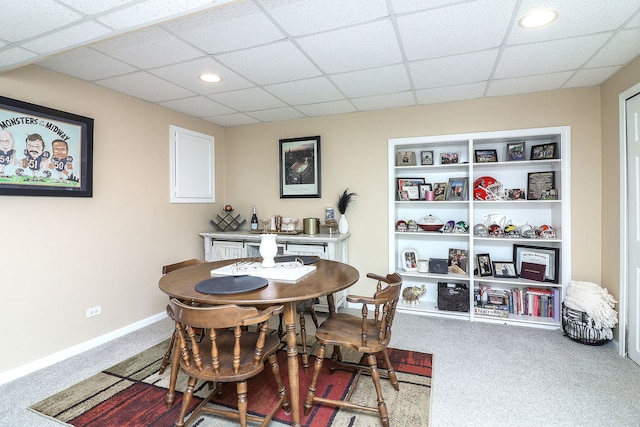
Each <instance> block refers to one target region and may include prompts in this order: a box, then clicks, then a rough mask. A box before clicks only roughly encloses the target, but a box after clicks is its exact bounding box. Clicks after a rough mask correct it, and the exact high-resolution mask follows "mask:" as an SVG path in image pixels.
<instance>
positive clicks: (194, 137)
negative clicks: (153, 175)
mask: <svg viewBox="0 0 640 427" xmlns="http://www.w3.org/2000/svg"><path fill="white" fill-rule="evenodd" d="M170 131H171V136H170V143H171V152H170V158H171V164H170V168H171V203H214V202H215V174H214V151H213V149H214V138H213V136H211V135H205V134H203V133H199V132H195V131H192V130H189V129H183V128H180V127H178V126H170Z"/></svg>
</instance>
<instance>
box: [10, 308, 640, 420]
mask: <svg viewBox="0 0 640 427" xmlns="http://www.w3.org/2000/svg"><path fill="white" fill-rule="evenodd" d="M307 324H308V325H309V324H311V322H310V321H308V322H307ZM172 327H173V325H172V324H171V322H170V321H169V320H163V321H160V322H157V323H155V324H153V325H151V326H148V327H146V328H144V329H142V330H140V331H136V332H134V333H131V334H129V335H127V336H126V337H123V338H120V339H118V340H115V341H113V342H110V343H107V344H105V345H102V346H100V347H98V348H95V349H93V350H90V351H87V352H85V353H83V354H81V355H78V356H75V357H72V358H70V359H67V360H65V361H63V362H60V363H58V364H56V365H54V366H51V367H49V368H46V369H43V370H41V371H38V372H35V373H33V374H30V375H27V376H25V377H22V378H19V379H17V380H15V381H12V382H10V383H8V384H5V385H3V386H0V395H1V396H2V403H1V407H2V410H1V411H0V426H43V427H49V426H51V427H58V426H60V424H58V423H57V422H55V421H52V420H48V419H45V418H43V417H41V416H39V415H36V414H34V413H32V412H30V411H28V410H27V409H26V408H27V407H28V406H29V405H32V404H34V403H36V402H38V401H40V400H42V399H44V398H46V397H47V396H50V395H52V394H54V393H56V392H58V391H60V390H63V389H65V388H66V387H68V386H70V385H72V384H74V383H76V382H78V381H80V380H82V379H85V378H87V377H89V376H91V375H93V374H95V373H97V372H99V371H100V370H102V369H105V368H108V367H109V366H111V365H113V364H115V363H117V362H119V361H121V360H124V359H126V358H127V357H130V356H132V355H134V354H136V353H138V352H140V351H141V350H143V349H145V348H147V347H149V346H151V345H153V344H156V343H158V342H160V341H162V340H164V339H166V338H167V337H168V336H169V335H170V333H171V331H172ZM391 345H392V346H393V347H397V348H404V349H409V350H416V351H421V352H426V353H431V354H433V355H434V374H433V390H432V393H433V394H432V408H431V425H432V426H434V427H440V426H540V425H544V426H639V425H640V405H639V404H638V399H639V398H640V367H638V365H636V364H635V363H633V362H632V361H631V360H629V359H627V358H622V357H620V356H618V354H617V350H616V348H615V346H614V345H613V344H611V343H610V344H606V345H604V346H601V347H592V346H586V345H582V344H579V343H575V342H573V341H571V340H569V339H568V338H566V337H564V336H563V335H562V332H561V331H547V330H540V329H531V328H524V327H516V326H503V325H496V324H486V323H470V322H465V321H460V320H452V319H444V318H433V317H424V316H416V315H409V314H402V313H400V314H398V316H397V317H396V322H395V324H394V336H393V339H392V342H391ZM394 427H400V426H394ZM402 427H405V426H402Z"/></svg>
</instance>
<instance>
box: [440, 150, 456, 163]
mask: <svg viewBox="0 0 640 427" xmlns="http://www.w3.org/2000/svg"><path fill="white" fill-rule="evenodd" d="M459 155H460V153H455V152H454V153H441V154H440V164H441V165H450V164H453V163H458V156H459Z"/></svg>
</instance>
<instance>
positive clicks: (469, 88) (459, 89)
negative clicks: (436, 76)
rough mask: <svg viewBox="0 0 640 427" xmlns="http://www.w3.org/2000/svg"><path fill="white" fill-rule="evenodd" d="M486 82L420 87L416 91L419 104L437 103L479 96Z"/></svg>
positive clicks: (482, 93) (482, 92)
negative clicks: (432, 87)
mask: <svg viewBox="0 0 640 427" xmlns="http://www.w3.org/2000/svg"><path fill="white" fill-rule="evenodd" d="M486 87H487V83H485V82H479V83H471V84H466V85H458V86H448V87H438V88H434V89H420V90H417V91H416V98H417V99H418V103H419V104H437V103H441V102H452V101H461V100H463V99H475V98H481V97H482V96H483V95H484V91H485V89H486Z"/></svg>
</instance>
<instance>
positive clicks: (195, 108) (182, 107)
mask: <svg viewBox="0 0 640 427" xmlns="http://www.w3.org/2000/svg"><path fill="white" fill-rule="evenodd" d="M160 105H162V106H163V107H167V108H169V109H171V110H176V111H180V112H181V113H185V114H188V115H190V116H193V117H208V116H218V115H220V114H229V113H235V111H234V110H232V109H231V108H229V107H225V106H224V105H220V104H218V103H217V102H215V101H212V100H211V99H209V98H207V97H205V96H194V97H191V98H183V99H176V100H173V101H165V102H160Z"/></svg>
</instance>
